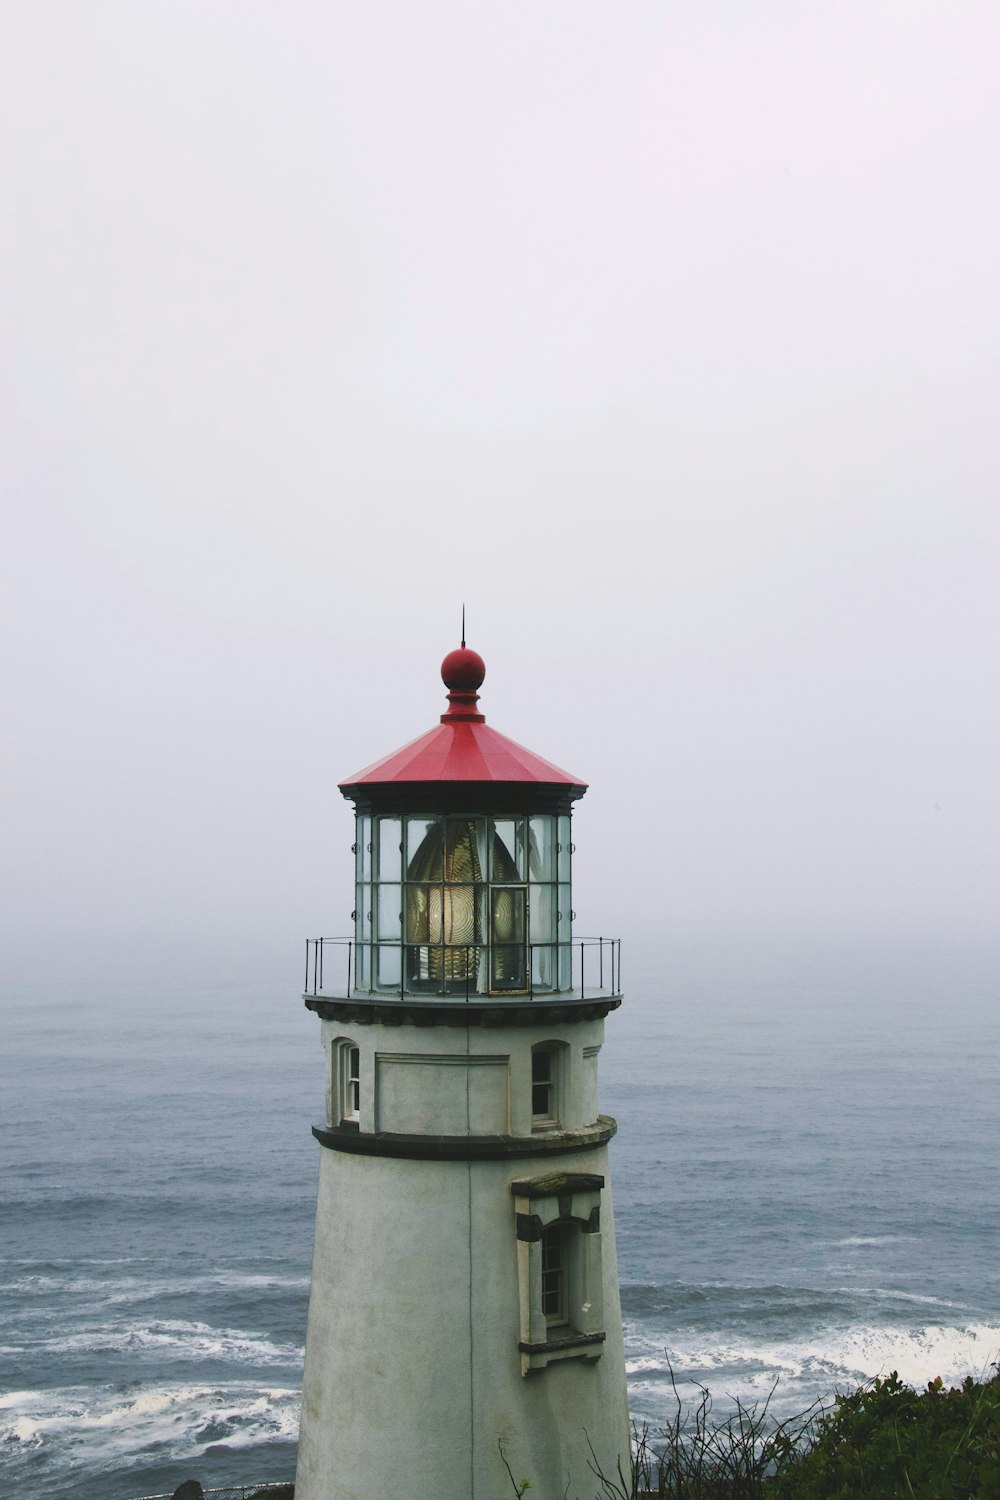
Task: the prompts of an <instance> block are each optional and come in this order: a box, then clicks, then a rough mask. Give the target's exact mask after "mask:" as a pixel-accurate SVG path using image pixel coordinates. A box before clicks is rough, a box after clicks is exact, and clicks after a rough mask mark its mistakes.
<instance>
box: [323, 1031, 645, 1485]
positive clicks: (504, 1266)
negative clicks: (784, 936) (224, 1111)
mask: <svg viewBox="0 0 1000 1500" xmlns="http://www.w3.org/2000/svg"><path fill="white" fill-rule="evenodd" d="M601 1031H602V1023H601V1022H583V1023H580V1024H578V1025H571V1024H566V1023H563V1024H562V1025H561V1026H559V1027H557V1028H545V1029H536V1028H517V1029H515V1028H511V1029H507V1028H495V1029H485V1030H484V1029H479V1028H476V1029H470V1031H469V1032H466V1031H465V1030H464V1029H462V1030H459V1029H457V1028H456V1029H453V1028H445V1027H434V1028H424V1027H421V1028H416V1027H384V1026H367V1027H361V1026H359V1027H356V1028H354V1030H353V1031H352V1030H351V1029H350V1028H345V1027H344V1026H343V1025H342V1024H340V1023H333V1022H331V1023H324V1032H325V1040H326V1042H327V1044H328V1045H329V1044H330V1043H331V1042H332V1041H334V1040H335V1039H338V1038H341V1039H343V1038H347V1039H349V1040H351V1041H352V1042H353V1043H354V1044H355V1045H357V1046H358V1047H359V1048H360V1049H361V1055H362V1067H361V1072H362V1095H363V1096H362V1107H361V1130H362V1131H365V1130H366V1129H367V1130H370V1129H372V1128H373V1125H374V1121H375V1118H376V1110H378V1111H379V1112H380V1113H381V1114H382V1115H384V1116H385V1117H386V1118H393V1119H396V1120H403V1119H405V1120H406V1121H407V1122H408V1128H410V1129H412V1128H413V1127H414V1125H416V1124H417V1122H422V1124H423V1126H424V1128H425V1129H426V1130H427V1131H428V1132H430V1133H435V1134H436V1133H439V1132H440V1131H441V1130H442V1126H441V1124H440V1123H439V1122H440V1121H441V1120H442V1119H446V1120H447V1133H451V1134H456V1135H460V1134H464V1133H467V1132H468V1131H470V1130H471V1133H473V1134H476V1133H493V1129H492V1127H490V1128H487V1126H486V1125H485V1124H484V1123H483V1121H490V1122H492V1121H494V1120H496V1119H498V1118H499V1117H500V1115H501V1114H502V1112H503V1102H502V1101H501V1091H500V1090H499V1088H498V1085H497V1080H500V1081H502V1083H503V1085H504V1088H503V1093H504V1094H505V1095H506V1100H505V1103H506V1107H507V1109H508V1111H509V1118H510V1120H511V1125H512V1133H514V1134H520V1135H526V1136H530V1133H531V1118H530V1117H531V1108H530V1104H531V1101H530V1080H531V1047H532V1045H533V1044H534V1043H537V1042H538V1041H541V1040H559V1041H563V1042H565V1043H566V1044H567V1047H568V1049H569V1064H570V1066H569V1072H568V1078H567V1083H566V1090H565V1094H564V1122H563V1123H564V1125H565V1127H566V1128H579V1127H581V1126H584V1125H587V1124H590V1123H592V1121H593V1119H594V1117H595V1114H596V1066H597V1058H596V1054H592V1055H591V1056H589V1057H585V1055H584V1053H585V1050H586V1049H587V1048H591V1049H593V1048H594V1047H596V1046H599V1044H600V1039H601ZM420 1055H423V1056H424V1057H425V1058H426V1061H425V1063H423V1064H416V1063H413V1062H411V1061H399V1059H400V1058H404V1059H405V1058H413V1057H415V1056H420ZM466 1056H468V1057H469V1059H470V1063H471V1066H468V1067H467V1066H466V1065H465V1062H464V1059H465V1057H466ZM388 1059H396V1060H395V1061H387V1060H388ZM444 1059H447V1061H444ZM473 1059H477V1060H476V1061H473ZM379 1076H380V1077H381V1084H380V1097H379V1098H378V1099H376V1097H375V1081H376V1078H377V1077H379ZM366 1078H367V1080H368V1098H367V1101H366V1098H365V1087H366V1086H365V1079H366ZM455 1078H459V1079H462V1080H463V1083H462V1088H463V1089H464V1086H465V1083H467V1084H468V1089H469V1094H470V1097H471V1098H472V1101H473V1102H472V1104H471V1106H470V1107H469V1108H468V1112H467V1113H466V1104H465V1101H464V1099H462V1098H459V1099H458V1102H456V1097H457V1096H456V1094H455V1093H454V1091H453V1083H452V1082H451V1080H454V1079H455ZM401 1080H402V1081H401ZM481 1087H482V1089H483V1096H482V1097H483V1100H484V1101H485V1102H484V1103H483V1105H482V1109H481V1110H480V1108H479V1105H478V1103H477V1102H476V1100H477V1097H478V1090H479V1089H480V1088H481ZM463 1120H464V1121H465V1122H467V1123H464V1124H463ZM382 1128H399V1127H397V1126H392V1127H390V1126H383V1127H382ZM547 1135H548V1138H552V1137H551V1133H547ZM318 1149H319V1151H320V1182H319V1198H318V1204H317V1218H316V1242H315V1250H314V1261H313V1280H312V1293H311V1298H310V1306H309V1324H308V1334H307V1345H306V1369H305V1382H304V1392H303V1411H302V1425H301V1432H300V1445H299V1467H298V1475H297V1479H296V1500H509V1497H510V1494H511V1488H510V1480H509V1478H508V1476H507V1473H506V1471H505V1469H504V1467H503V1464H502V1462H501V1459H500V1454H499V1451H498V1443H499V1442H502V1444H503V1447H504V1450H505V1452H506V1454H507V1457H508V1459H509V1461H510V1464H511V1468H512V1469H513V1471H514V1474H515V1477H516V1478H517V1479H518V1480H520V1479H521V1478H522V1477H524V1478H528V1479H530V1480H531V1484H532V1489H531V1491H530V1492H529V1493H530V1495H531V1496H532V1497H534V1496H537V1497H538V1500H564V1497H565V1496H567V1495H568V1496H569V1497H570V1500H576V1497H578V1500H591V1497H594V1496H597V1495H598V1494H599V1493H600V1486H599V1484H598V1482H597V1480H596V1479H595V1478H594V1476H593V1474H592V1473H591V1471H590V1469H589V1461H590V1450H589V1447H588V1441H587V1440H588V1437H589V1439H590V1442H591V1443H592V1444H593V1446H594V1448H595V1450H596V1452H597V1454H598V1456H599V1459H600V1462H601V1464H602V1466H603V1467H604V1468H605V1469H606V1470H607V1471H608V1472H609V1473H614V1472H615V1470H616V1467H617V1464H618V1461H619V1458H620V1459H621V1461H622V1464H623V1466H626V1465H627V1462H628V1414H627V1406H626V1394H625V1362H624V1350H623V1345H622V1335H621V1310H620V1303H619V1295H618V1269H617V1260H616V1255H615V1244H614V1222H613V1214H612V1208H611V1193H610V1179H609V1177H608V1152H607V1148H606V1147H605V1146H597V1147H592V1148H590V1149H588V1150H586V1151H583V1152H575V1153H572V1154H567V1155H556V1154H549V1153H544V1152H539V1153H538V1154H533V1155H530V1156H522V1157H515V1158H506V1159H504V1160H500V1161H472V1162H465V1161H454V1162H451V1161H446V1162H440V1161H420V1160H403V1159H399V1158H393V1157H375V1156H362V1155H353V1154H350V1153H346V1152H341V1151H336V1150H331V1149H328V1148H323V1147H320V1148H318ZM553 1172H574V1173H579V1172H590V1173H597V1174H600V1175H602V1176H604V1178H605V1184H606V1185H605V1188H604V1189H603V1191H602V1193H601V1234H600V1255H601V1262H602V1267H603V1277H602V1279H603V1296H604V1326H605V1331H606V1334H607V1337H606V1340H605V1342H604V1343H603V1344H602V1345H600V1346H599V1348H600V1357H599V1358H597V1359H594V1360H592V1361H588V1362H584V1361H583V1360H582V1359H577V1358H573V1359H563V1360H560V1361H559V1362H557V1363H553V1364H550V1365H549V1366H547V1368H545V1369H542V1370H538V1371H536V1372H533V1373H531V1374H529V1375H527V1376H525V1375H524V1374H522V1359H521V1354H520V1351H519V1349H518V1342H519V1339H520V1337H521V1292H520V1289H519V1281H518V1261H519V1257H518V1240H517V1238H516V1221H515V1202H514V1198H513V1196H512V1194H511V1191H510V1184H511V1182H513V1181H516V1180H521V1179H524V1178H530V1177H542V1176H546V1175H547V1174H550V1173H553ZM589 1352H591V1353H593V1352H594V1351H593V1350H590V1351H589Z"/></svg>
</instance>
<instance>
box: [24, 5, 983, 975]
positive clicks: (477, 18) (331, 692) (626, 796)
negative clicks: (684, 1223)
mask: <svg viewBox="0 0 1000 1500" xmlns="http://www.w3.org/2000/svg"><path fill="white" fill-rule="evenodd" d="M4 9H5V17H4V38H5V40H4V45H3V48H2V53H0V117H2V137H3V151H2V161H0V176H2V181H0V193H2V205H3V209H2V211H3V221H2V228H0V254H2V259H3V301H2V351H0V369H2V408H3V409H2V413H0V423H2V428H0V432H2V453H3V457H2V485H3V508H4V523H3V562H2V568H3V578H2V590H3V603H2V610H3V621H4V634H5V639H6V647H5V651H4V665H3V699H4V703H5V706H6V709H7V721H8V722H7V728H6V732H5V734H4V736H3V746H2V752H0V754H2V770H3V779H4V786H5V793H4V795H5V802H6V810H5V813H4V825H5V836H4V844H5V846H6V858H5V860H4V862H3V863H4V877H3V880H4V884H3V890H2V893H0V909H2V922H3V935H4V948H5V952H6V965H7V968H8V972H9V973H10V974H12V975H13V976H15V977H17V976H27V975H30V976H32V977H35V978H38V979H46V978H52V979H59V978H65V977H67V976H69V975H73V974H77V975H79V974H85V975H91V976H96V977H99V976H101V975H110V974H115V975H119V974H127V975H131V976H133V977H136V978H139V979H141V978H142V977H143V975H145V974H156V975H157V976H159V977H169V976H171V975H178V976H181V975H186V974H189V973H202V974H204V975H205V976H206V977H208V976H210V977H212V978H213V979H217V978H220V977H221V978H226V977H230V978H234V979H238V978H240V977H241V976H243V975H246V974H247V973H250V972H252V971H253V970H254V968H255V967H258V968H259V969H260V970H261V971H262V972H263V971H264V970H265V969H266V970H267V971H268V972H272V973H275V974H277V973H280V972H282V971H283V970H284V969H285V968H287V974H288V984H289V991H290V993H291V992H292V991H293V990H294V987H295V985H296V983H297V981H298V976H299V967H300V958H301V954H302V950H303V943H304V939H305V938H306V937H307V936H316V935H317V934H319V933H324V934H327V935H334V934H338V933H344V932H346V931H348V929H349V913H350V908H351V906H352V905H353V900H352V897H351V894H350V890H349V881H350V878H351V859H350V854H349V846H350V844H351V842H352V837H353V829H352V822H351V816H350V809H349V806H348V804H347V803H345V802H344V801H343V800H342V799H341V797H340V794H339V793H338V791H337V782H338V780H342V779H344V778H345V777H346V776H347V775H349V774H350V773H352V772H354V771H356V770H358V769H359V768H360V767H362V766H364V765H367V764H368V763H370V762H371V761H373V760H375V759H377V758H378V757H379V756H381V755H383V754H385V753H387V752H389V751H390V750H392V749H394V748H395V747H396V746H398V745H401V744H403V743H404V742H405V741H407V740H409V739H411V738H413V737H414V736H416V735H418V734H420V733H422V732H423V731H424V730H426V729H428V728H430V727H431V726H432V725H433V724H434V723H435V722H436V719H437V716H438V714H439V713H440V712H441V710H442V709H443V707H444V689H443V687H442V685H441V682H440V678H439V676H438V667H439V663H440V660H441V658H442V656H443V655H444V653H445V652H446V651H447V650H449V649H450V648H451V647H452V646H454V645H456V644H457V643H458V637H459V629H460V614H461V607H462V604H463V602H464V604H465V605H466V607H467V611H468V640H469V644H470V645H472V646H474V647H475V648H476V649H477V650H478V651H480V652H481V653H482V655H483V656H484V658H485V660H486V664H487V678H486V682H485V684H484V688H483V694H482V704H481V707H482V708H483V710H484V711H485V713H486V715H487V719H488V721H489V722H490V723H491V724H493V725H494V726H495V727H496V728H498V729H500V730H502V731H503V732H504V733H506V734H508V735H510V736H512V737H513V738H514V739H516V740H519V741H521V742H522V743H525V744H527V745H529V746H530V747H531V748H532V749H534V750H536V751H537V752H539V753H540V754H542V755H544V756H545V757H547V758H548V759H551V760H553V761H555V762H556V763H557V764H560V765H562V766H565V767H566V768H567V769H569V770H570V771H572V772H573V773H574V774H577V775H579V776H581V777H582V778H583V779H585V780H586V781H588V782H589V783H590V787H591V790H590V792H589V793H588V795H587V797H586V798H585V799H584V801H583V802H582V803H581V804H579V805H578V809H577V814H576V833H575V838H576V846H577V851H578V854H577V887H576V897H575V905H576V909H577V913H578V926H579V928H580V930H581V931H584V932H599V931H600V932H604V933H608V932H621V933H623V935H624V936H625V937H626V938H627V939H629V940H631V941H633V942H634V943H635V942H638V943H640V944H648V943H649V941H650V939H654V938H655V939H662V940H663V941H665V942H667V943H669V942H671V941H674V940H677V939H680V938H682V937H683V936H684V935H687V934H692V933H696V934H703V935H704V936H705V938H706V939H707V940H712V941H714V940H726V939H727V937H729V936H732V935H734V934H737V935H744V936H748V935H749V936H753V935H755V934H764V935H767V936H768V937H769V939H770V940H772V941H774V942H778V943H780V942H782V941H785V940H792V939H794V938H797V937H799V936H801V935H802V934H816V935H819V936H820V937H822V938H824V939H827V940H829V941H832V942H837V941H840V940H841V939H847V938H851V939H853V938H856V937H858V936H861V937H864V938H866V939H874V938H880V937H884V938H886V940H888V941H893V942H897V943H900V944H911V943H916V942H923V941H926V940H928V939H933V940H934V941H941V942H943V943H945V944H955V945H963V944H971V943H975V942H978V941H979V940H980V939H981V938H982V937H983V936H984V935H986V934H987V933H988V932H989V931H990V930H991V928H992V926H993V924H994V923H995V913H996V904H997V897H998V894H1000V879H998V852H997V851H998V849H1000V837H998V834H1000V793H998V775H997V766H998V764H1000V736H998V733H997V730H998V717H1000V715H998V708H997V691H996V687H997V666H996V663H997V646H998V638H1000V628H998V627H1000V608H998V598H1000V591H998V576H997V575H998V565H997V559H998V541H1000V504H998V498H997V470H998V446H1000V440H998V433H1000V423H998V418H997V412H998V409H1000V389H998V387H1000V380H998V363H1000V352H998V351H1000V276H998V274H997V266H998V265H1000V232H998V231H1000V192H998V169H1000V91H998V89H997V77H998V69H1000V13H998V11H997V9H996V7H995V6H993V5H991V4H985V3H983V4H978V3H961V0H958V3H956V0H948V3H947V4H945V3H936V4H929V3H921V0H886V3H883V4H881V5H876V6H872V5H870V4H868V3H843V0H839V3H836V4H834V3H823V0H819V3H816V4H810V5H796V4H792V3H779V0H760V3H758V4H755V5H739V4H736V3H728V4H727V3H722V0H708V3H704V0H698V3H696V0H674V3H671V4H664V3H658V4H653V3H640V0H616V3H614V4H610V3H607V4H596V3H592V0H591V3H587V0H573V3H569V0H533V3H530V4H528V3H519V0H518V3H514V4H512V5H507V6H495V5H491V6H487V5H483V4H476V3H469V0H465V3H457V0H453V3H444V0H427V3H419V4H418V3H413V0H409V3H406V4H400V3H385V4H380V5H379V4H375V5H373V4H371V3H339V4H335V5H320V4H316V3H303V0H284V3H283V4H281V5H280V6H279V5H275V4H273V5H265V4H263V3H261V0H240V3H238V4H237V3H234V0H211V3H209V4H205V3H203V0H202V3H199V4H193V3H185V0H169V3H167V0H164V3H153V0H143V3H135V0H120V3H115V0H88V3H87V4H86V5H80V4H78V3H73V0H68V3H64V4H56V3H52V0H33V3H31V4H16V3H15V4H9V5H7V6H6V7H5V8H4ZM626 961H627V960H626Z"/></svg>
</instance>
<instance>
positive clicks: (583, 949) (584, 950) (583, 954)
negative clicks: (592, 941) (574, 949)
mask: <svg viewBox="0 0 1000 1500" xmlns="http://www.w3.org/2000/svg"><path fill="white" fill-rule="evenodd" d="M586 953H587V945H586V943H581V944H580V999H581V1000H583V999H585V998H586V997H585V995H584V989H583V961H584V958H585V957H586Z"/></svg>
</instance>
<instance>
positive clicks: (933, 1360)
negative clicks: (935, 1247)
mask: <svg viewBox="0 0 1000 1500" xmlns="http://www.w3.org/2000/svg"><path fill="white" fill-rule="evenodd" d="M998 1354H1000V1323H977V1322H969V1323H966V1324H963V1325H961V1326H957V1327H956V1326H952V1327H938V1326H934V1325H915V1326H912V1327H898V1326H896V1327H884V1326H883V1327H864V1326H862V1327H850V1328H843V1327H841V1328H836V1327H827V1328H820V1329H813V1330H811V1331H810V1334H809V1336H808V1338H807V1339H802V1340H796V1339H788V1340H780V1339H779V1340H774V1341H767V1340H762V1341H760V1342H753V1343H744V1342H740V1341H738V1340H730V1339H726V1338H725V1336H724V1335H721V1336H717V1337H716V1336H707V1337H706V1336H705V1335H703V1334H700V1333H695V1332H693V1331H688V1332H687V1335H685V1331H684V1330H677V1329H671V1330H670V1331H669V1334H668V1333H667V1332H666V1330H665V1337H664V1339H663V1341H662V1343H658V1341H657V1339H656V1336H655V1333H654V1332H653V1331H652V1330H650V1329H649V1328H648V1327H647V1328H646V1329H645V1330H644V1331H643V1332H642V1333H639V1331H638V1330H637V1329H635V1328H634V1327H631V1326H627V1328H626V1355H627V1362H626V1369H627V1373H628V1376H629V1384H630V1389H631V1390H632V1393H633V1396H634V1397H640V1399H639V1400H638V1402H637V1404H638V1405H639V1406H641V1408H642V1409H643V1412H644V1414H646V1415H648V1414H649V1411H650V1405H651V1396H652V1395H653V1393H655V1392H656V1391H662V1387H663V1383H664V1381H665V1380H666V1379H667V1378H668V1377H669V1374H670V1372H671V1370H672V1371H673V1373H674V1376H675V1378H676V1380H677V1382H678V1385H680V1386H684V1387H690V1386H693V1385H696V1384H698V1383H703V1384H704V1385H707V1386H708V1387H709V1388H710V1389H711V1390H712V1392H713V1395H714V1396H715V1397H716V1399H719V1398H724V1397H725V1396H729V1397H732V1398H737V1397H738V1398H739V1399H740V1400H742V1401H752V1400H758V1399H759V1398H760V1397H761V1396H762V1395H766V1394H767V1392H768V1391H769V1390H770V1388H771V1386H772V1385H773V1384H774V1382H775V1380H777V1381H778V1383H779V1394H780V1399H781V1400H782V1401H783V1402H787V1403H791V1404H795V1401H796V1400H797V1399H798V1393H799V1392H800V1391H801V1390H803V1389H808V1390H809V1391H810V1392H813V1393H814V1392H815V1391H816V1390H817V1389H819V1390H820V1391H823V1392H825V1394H827V1395H829V1396H832V1395H833V1394H834V1392H835V1390H837V1389H838V1388H843V1387H844V1386H848V1385H855V1384H858V1383H859V1382H861V1381H864V1380H870V1379H872V1378H873V1377H875V1376H884V1375H887V1374H888V1373H889V1372H890V1371H892V1370H895V1371H897V1373H898V1374H899V1376H900V1379H902V1380H905V1381H907V1382H908V1383H909V1384H911V1385H914V1386H917V1387H920V1386H922V1385H925V1384H926V1383H927V1382H928V1381H929V1380H933V1379H935V1378H936V1377H937V1376H940V1377H941V1378H942V1380H944V1381H945V1383H946V1384H949V1385H951V1384H955V1383H957V1382H958V1381H960V1380H962V1379H963V1378H964V1377H965V1376H966V1375H976V1376H979V1375H982V1374H984V1373H985V1372H986V1371H987V1370H988V1369H989V1367H990V1365H991V1364H992V1363H993V1361H994V1360H996V1359H997V1357H998Z"/></svg>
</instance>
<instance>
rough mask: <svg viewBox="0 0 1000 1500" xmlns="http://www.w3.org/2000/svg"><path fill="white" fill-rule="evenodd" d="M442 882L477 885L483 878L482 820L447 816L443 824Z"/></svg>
mask: <svg viewBox="0 0 1000 1500" xmlns="http://www.w3.org/2000/svg"><path fill="white" fill-rule="evenodd" d="M444 878H445V881H446V882H452V881H455V882H462V883H465V882H470V883H474V884H476V885H478V884H479V883H480V882H481V881H483V880H485V879H486V819H485V818H449V819H448V820H447V823H446V825H445V856H444Z"/></svg>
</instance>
